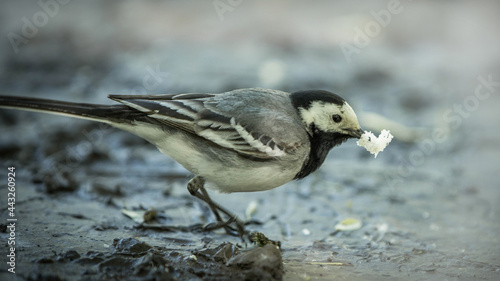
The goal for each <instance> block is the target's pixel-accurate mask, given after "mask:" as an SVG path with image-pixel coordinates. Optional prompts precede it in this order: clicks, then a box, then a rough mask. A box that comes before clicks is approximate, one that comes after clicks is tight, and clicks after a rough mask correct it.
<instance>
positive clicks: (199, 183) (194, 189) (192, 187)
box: [187, 176, 246, 239]
mask: <svg viewBox="0 0 500 281" xmlns="http://www.w3.org/2000/svg"><path fill="white" fill-rule="evenodd" d="M204 185H205V180H204V179H203V178H202V177H198V176H196V177H194V178H193V179H191V180H190V181H189V183H188V186H187V188H188V190H189V193H191V195H193V196H196V197H197V198H199V199H200V200H202V201H204V202H205V203H207V204H208V206H209V207H210V210H212V212H213V213H214V215H215V218H216V219H217V224H216V225H213V226H208V227H207V229H208V230H214V229H219V228H224V229H225V230H226V232H227V233H228V234H231V235H235V236H240V237H241V239H243V236H244V235H245V234H246V231H245V228H244V224H243V222H241V221H240V220H239V219H238V218H237V217H236V216H235V215H234V214H232V213H231V212H229V211H228V210H226V209H224V208H223V207H221V206H220V205H219V204H217V203H215V202H214V201H213V200H212V199H211V198H210V196H209V195H208V193H207V191H206V190H205V187H204ZM219 212H221V213H223V214H224V215H226V216H227V217H228V219H227V220H224V219H222V216H221V215H220V213H219ZM232 224H234V225H235V226H236V228H234V227H233V226H231V225H232Z"/></svg>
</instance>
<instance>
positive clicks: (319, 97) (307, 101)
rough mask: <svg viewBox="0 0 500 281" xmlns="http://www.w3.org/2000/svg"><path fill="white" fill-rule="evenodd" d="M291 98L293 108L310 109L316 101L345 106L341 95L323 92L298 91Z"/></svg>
mask: <svg viewBox="0 0 500 281" xmlns="http://www.w3.org/2000/svg"><path fill="white" fill-rule="evenodd" d="M290 98H291V99H292V103H293V106H295V107H296V108H299V107H302V108H305V109H308V108H309V107H310V106H311V103H312V102H314V101H324V102H329V103H334V104H338V105H343V104H344V103H345V100H344V99H343V98H342V97H340V96H339V95H336V94H334V93H332V92H328V91H323V90H304V91H298V92H294V93H292V94H291V95H290Z"/></svg>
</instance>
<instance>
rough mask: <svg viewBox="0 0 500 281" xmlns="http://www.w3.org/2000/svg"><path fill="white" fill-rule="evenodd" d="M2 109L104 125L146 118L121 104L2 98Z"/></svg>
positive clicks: (0, 105)
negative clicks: (69, 117) (86, 120)
mask: <svg viewBox="0 0 500 281" xmlns="http://www.w3.org/2000/svg"><path fill="white" fill-rule="evenodd" d="M0 107H4V108H13V109H21V110H28V111H38V112H45V113H51V114H58V115H65V116H71V117H76V118H81V119H89V120H93V121H99V122H104V123H124V122H130V121H132V120H137V119H140V118H141V117H142V118H144V114H143V113H141V112H139V111H137V110H134V109H132V108H130V107H128V106H126V105H121V104H120V105H100V104H88V103H74V102H64V101H56V100H47V99H38V98H26V97H11V96H0Z"/></svg>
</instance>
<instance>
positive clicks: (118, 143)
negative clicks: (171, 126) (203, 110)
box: [0, 0, 500, 280]
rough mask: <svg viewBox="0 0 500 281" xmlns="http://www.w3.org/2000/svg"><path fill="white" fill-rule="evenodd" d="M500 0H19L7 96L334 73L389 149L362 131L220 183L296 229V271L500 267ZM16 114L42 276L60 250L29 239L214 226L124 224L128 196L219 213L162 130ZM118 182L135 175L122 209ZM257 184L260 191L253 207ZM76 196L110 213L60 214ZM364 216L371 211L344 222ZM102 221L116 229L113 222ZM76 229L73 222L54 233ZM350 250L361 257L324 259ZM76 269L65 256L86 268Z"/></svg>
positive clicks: (186, 218) (0, 153)
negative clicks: (320, 155)
mask: <svg viewBox="0 0 500 281" xmlns="http://www.w3.org/2000/svg"><path fill="white" fill-rule="evenodd" d="M499 11H500V2H498V1H410V0H408V1H405V0H401V1H396V0H380V1H379V0H377V1H314V3H312V2H311V1H245V0H239V1H237V0H232V1H230V0H215V1H85V2H84V1H69V0H59V1H58V0H41V1H38V2H35V1H3V2H2V3H1V4H0V29H1V31H2V32H1V34H2V40H1V42H0V89H1V92H0V95H18V96H30V97H40V98H52V99H59V100H66V101H75V102H88V103H111V102H110V101H108V99H107V95H109V94H128V95H129V94H138V95H142V94H167V93H188V92H199V93H204V92H223V91H229V90H233V89H238V88H246V87H262V88H273V89H278V90H283V91H288V92H293V91H298V90H303V89H323V90H328V91H332V92H334V93H337V94H339V95H341V96H342V97H344V98H345V99H346V100H347V101H348V102H349V103H350V104H351V105H352V106H353V108H354V110H355V111H356V112H357V114H358V117H359V118H360V123H361V126H362V127H363V128H364V129H366V130H372V131H374V132H376V134H378V133H379V132H380V130H381V129H384V128H385V129H390V130H391V132H392V133H393V134H394V135H395V140H394V141H393V142H392V143H391V144H390V145H389V146H388V148H387V149H386V150H385V151H384V152H382V153H380V155H379V156H378V157H377V158H376V159H375V158H373V156H372V155H370V154H369V153H367V152H366V151H365V150H364V149H362V148H359V147H357V146H356V144H355V142H354V141H350V142H348V143H346V144H344V145H342V146H341V147H337V148H335V149H334V150H333V151H332V152H331V153H330V155H329V158H328V159H327V161H326V163H325V164H324V166H323V167H322V168H321V169H320V171H319V172H317V173H316V174H314V175H311V176H310V177H309V178H307V179H305V180H303V181H301V182H294V183H290V184H287V185H285V186H284V187H280V188H277V189H275V190H272V191H268V192H262V193H252V194H231V195H219V194H214V197H215V199H216V201H218V202H220V203H221V204H222V205H224V206H226V207H228V208H229V209H231V210H234V212H236V213H237V214H238V215H240V216H241V217H245V218H250V217H252V218H254V219H256V220H259V221H262V222H263V224H262V225H259V226H255V228H256V230H259V231H262V232H264V233H265V234H266V235H268V236H269V237H270V238H272V239H273V238H274V239H275V240H280V241H282V243H283V249H284V251H283V259H284V262H285V279H290V280H292V279H293V280H309V279H308V278H313V279H314V280H316V279H324V280H330V279H331V276H333V275H332V274H335V275H334V276H336V277H339V278H346V279H348V280H356V279H360V280H366V278H367V277H370V279H372V278H373V279H384V280H386V279H385V278H387V277H394V278H402V277H404V278H410V279H411V280H420V279H422V278H424V279H439V280H444V279H448V280H469V279H471V278H473V279H475V280H492V279H495V278H498V274H500V273H499V272H500V254H499V253H500V252H499V251H500V247H499V245H500V244H499V241H498V234H500V224H499V222H500V220H499V215H500V210H499V208H498V203H499V200H500V191H499V188H500V186H499V183H498V180H497V174H498V167H499V166H498V165H499V164H500V163H499V160H498V159H500V158H499V157H500V151H499V149H498V143H499V141H500V134H499V133H498V132H497V131H496V129H494V128H497V127H498V122H499V121H500V115H499V114H498V107H499V106H500V102H499V92H500V51H499V46H500V36H499V34H500V17H499V16H498V12H499ZM0 125H1V128H2V129H1V131H2V134H1V135H0V159H1V162H2V164H4V165H3V166H8V165H15V166H16V168H17V170H18V171H19V174H18V181H19V182H21V183H22V187H20V188H19V189H21V190H20V191H19V192H20V193H21V194H20V196H21V197H20V198H19V199H18V200H19V202H25V203H18V208H19V212H20V215H21V216H23V219H24V228H25V230H23V231H24V234H19V236H20V238H19V239H20V243H19V244H18V245H19V246H18V247H19V248H20V249H22V253H20V263H24V265H23V266H24V267H23V268H24V269H23V270H24V272H23V273H21V276H24V278H27V276H45V275H46V274H48V273H47V272H52V271H53V270H55V268H60V264H58V263H57V262H56V263H55V264H54V265H53V267H50V268H49V269H47V268H45V269H44V268H41V267H36V266H35V265H36V264H37V262H36V259H34V258H27V257H28V256H30V257H36V258H44V257H47V256H50V255H52V250H54V251H55V252H64V251H65V249H67V248H71V247H73V246H74V245H75V239H81V238H79V237H80V236H81V235H83V234H82V233H85V237H88V239H84V240H85V241H83V242H79V243H81V246H80V247H81V248H79V249H77V251H78V252H79V253H84V252H85V251H88V249H89V247H93V248H94V249H95V250H97V249H100V250H104V249H103V248H102V245H103V244H106V243H107V244H110V243H111V241H112V239H113V238H115V237H123V236H131V235H135V236H139V237H143V238H142V239H144V240H147V241H148V242H149V243H150V244H154V245H158V244H161V243H165V239H166V238H165V237H171V236H172V237H173V236H176V237H177V238H178V237H182V238H183V239H186V241H191V242H189V243H186V244H187V245H188V246H187V248H186V249H184V250H185V251H187V252H189V250H190V249H199V248H200V247H201V244H200V243H201V242H200V241H201V240H200V239H201V237H204V236H205V235H207V234H199V233H180V234H158V233H155V234H154V235H153V234H151V233H149V232H146V233H137V232H136V230H131V229H130V228H126V227H125V228H124V225H128V226H132V225H133V224H134V222H132V221H130V220H128V219H127V218H125V217H124V216H123V215H122V214H121V212H120V209H121V208H125V207H127V208H132V207H133V206H143V207H155V208H158V209H159V210H161V211H162V212H165V213H166V214H167V216H169V217H170V221H168V222H167V224H169V223H170V224H171V223H179V224H185V225H188V224H192V223H196V222H206V221H210V220H211V218H209V217H207V218H204V217H203V216H201V215H200V213H202V210H200V208H202V207H201V206H199V205H198V202H197V201H196V200H194V199H191V198H190V197H189V196H188V193H187V191H186V190H185V185H186V183H187V181H188V179H189V175H188V173H187V172H185V171H184V170H183V169H182V167H180V166H178V165H177V164H176V163H174V162H173V161H171V160H170V159H169V158H168V157H165V156H163V155H161V154H160V153H158V152H157V151H156V149H155V148H154V147H153V146H151V145H149V144H147V143H146V142H144V141H142V140H140V139H137V138H136V137H134V136H131V135H129V134H127V133H123V132H118V131H117V130H113V129H110V128H106V127H102V126H100V125H99V124H91V123H89V122H85V121H76V120H74V119H70V118H63V117H56V116H46V115H42V114H35V113H26V112H23V113H20V112H15V111H11V110H4V109H1V110H0ZM165 175H166V176H165ZM103 186H104V190H105V191H106V190H107V191H106V192H108V191H109V190H108V189H112V190H111V191H113V192H115V191H116V190H117V189H116V188H118V190H119V191H120V192H121V194H120V196H121V197H119V198H118V199H115V200H116V202H115V204H117V205H118V206H119V207H118V208H114V209H113V208H111V207H109V205H107V204H106V202H107V201H106V200H104V199H103V198H109V197H110V196H111V197H113V198H114V195H116V194H114V193H113V192H112V194H111V195H109V194H108V193H106V195H105V196H103V195H102V188H101V187H103ZM110 186H111V187H112V188H110ZM61 190H62V191H61ZM165 190H167V191H165ZM113 194H114V195H113ZM165 194H167V195H165ZM0 198H2V199H1V202H2V203H1V204H2V206H4V203H3V202H7V199H6V194H5V192H2V194H0ZM36 198H38V199H36ZM40 198H41V199H40ZM179 200H181V202H182V204H181V203H178V202H180V201H179ZM249 202H255V203H254V204H256V206H258V207H257V209H256V210H254V211H252V212H250V214H249V211H248V209H247V206H248V204H249ZM108 203H109V202H108ZM177 205H182V206H183V208H184V207H185V208H188V210H189V211H184V210H183V209H182V208H180V207H179V208H177V207H176V206H177ZM186 206H187V207H186ZM254 206H255V205H254ZM75 208H76V209H75ZM80 208H81V209H80ZM110 208H111V209H110ZM69 210H73V211H75V212H76V211H78V212H81V213H85V214H87V215H86V216H87V217H90V218H91V219H89V220H85V221H82V220H77V222H75V219H74V217H71V216H69V217H68V216H61V215H60V214H61V213H71V212H70V211H69ZM40 212H43V213H44V216H43V219H42V218H39V217H37V216H36V214H39V213H40ZM89 212H90V213H89ZM186 213H187V215H186ZM58 214H59V215H58ZM2 216H3V217H5V216H6V214H5V213H2ZM200 217H201V218H200ZM346 218H355V219H356V220H359V221H360V222H362V226H361V228H360V229H357V230H354V231H352V232H343V231H338V230H336V228H335V225H336V224H337V223H338V222H341V221H342V220H343V219H346ZM103 223H106V225H112V226H116V227H117V228H113V227H111V228H109V229H108V228H105V229H106V230H108V231H102V229H101V230H96V227H95V225H102V224H103ZM28 229H30V230H28ZM62 229H64V230H62ZM59 231H64V232H65V233H67V235H65V236H64V237H65V238H64V239H62V238H58V239H57V243H58V244H59V246H58V248H57V249H55V248H54V247H55V246H54V243H56V241H55V240H54V239H55V238H54V237H59V236H60V235H59V236H57V235H56V234H55V233H56V232H59ZM38 232H46V234H44V235H46V236H43V235H42V236H39V238H36V237H37V235H35V233H38ZM103 234H104V235H103ZM2 235H3V236H2V237H4V236H5V237H7V236H6V235H7V233H2ZM210 237H211V239H213V241H219V242H220V241H225V240H231V239H232V238H228V237H225V236H220V235H219V236H217V235H215V236H214V235H211V236H210ZM162 239H163V240H162ZM159 241H162V242H161V243H160V242H159ZM167 241H170V240H167ZM231 241H232V240H231ZM235 241H237V239H236V240H235ZM169 243H170V242H169ZM214 243H215V242H214ZM34 245H38V247H35V248H33V246H34ZM23 257H24V258H23ZM332 259H333V260H340V261H342V262H345V263H348V264H350V265H352V266H348V267H342V266H340V267H335V266H324V267H323V266H322V267H320V266H318V265H317V264H314V262H316V261H328V260H330V261H331V260H332ZM58 266H59V267H58ZM58 270H59V269H58ZM65 270H66V271H64V270H62V269H61V270H60V271H57V273H56V274H58V275H59V276H63V277H64V276H66V277H68V276H73V275H75V272H79V271H78V270H81V269H78V270H77V269H71V267H66V269H65ZM1 272H2V274H6V273H5V271H4V269H3V268H2V271H1ZM23 274H24V275H23ZM495 276H496V277H495ZM68 278H69V277H68ZM5 280H7V279H5Z"/></svg>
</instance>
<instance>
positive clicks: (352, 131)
mask: <svg viewBox="0 0 500 281" xmlns="http://www.w3.org/2000/svg"><path fill="white" fill-rule="evenodd" d="M346 131H347V132H348V135H350V136H351V137H353V138H357V139H359V138H360V137H361V135H362V134H364V133H365V131H363V130H362V129H361V128H359V129H348V130H346Z"/></svg>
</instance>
